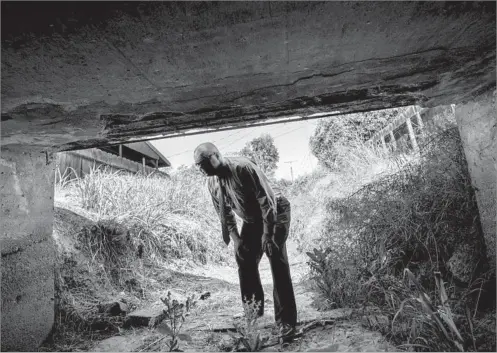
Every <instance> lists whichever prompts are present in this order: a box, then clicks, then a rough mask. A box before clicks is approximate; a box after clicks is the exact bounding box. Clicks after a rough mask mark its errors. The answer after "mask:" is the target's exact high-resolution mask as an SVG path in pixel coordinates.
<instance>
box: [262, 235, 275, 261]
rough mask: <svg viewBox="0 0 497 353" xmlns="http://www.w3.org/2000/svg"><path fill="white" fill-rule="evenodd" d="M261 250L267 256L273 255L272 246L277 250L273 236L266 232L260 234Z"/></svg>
mask: <svg viewBox="0 0 497 353" xmlns="http://www.w3.org/2000/svg"><path fill="white" fill-rule="evenodd" d="M261 243H262V244H261V245H262V251H264V252H265V253H266V255H267V256H268V257H271V256H273V247H274V248H276V249H278V250H279V246H278V245H277V244H276V243H275V241H274V239H273V237H270V236H269V235H267V234H263V235H262V242H261Z"/></svg>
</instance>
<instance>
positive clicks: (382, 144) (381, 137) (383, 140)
mask: <svg viewBox="0 0 497 353" xmlns="http://www.w3.org/2000/svg"><path fill="white" fill-rule="evenodd" d="M380 139H381V146H382V147H383V151H385V152H388V148H387V144H386V142H385V136H383V135H381V136H380Z"/></svg>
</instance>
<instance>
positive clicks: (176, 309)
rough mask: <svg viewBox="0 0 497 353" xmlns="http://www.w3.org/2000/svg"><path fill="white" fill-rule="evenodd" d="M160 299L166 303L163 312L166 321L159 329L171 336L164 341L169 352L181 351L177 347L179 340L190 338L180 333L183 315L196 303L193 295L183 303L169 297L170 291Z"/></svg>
mask: <svg viewBox="0 0 497 353" xmlns="http://www.w3.org/2000/svg"><path fill="white" fill-rule="evenodd" d="M161 301H162V302H163V303H164V304H165V305H166V309H164V313H165V314H166V320H167V321H168V322H165V323H162V324H161V325H160V326H159V331H160V332H162V333H164V334H167V335H169V336H170V337H171V338H170V340H169V341H167V342H166V344H167V347H168V348H169V352H182V351H181V350H180V349H179V340H184V341H188V342H190V341H191V340H192V339H191V337H190V336H189V335H187V334H184V333H183V334H180V331H181V328H182V327H183V324H184V322H185V320H186V319H185V316H186V315H188V313H189V312H190V309H192V308H193V307H194V306H195V305H196V303H197V302H196V301H194V295H191V296H190V297H188V298H187V300H186V301H185V302H184V303H180V302H178V301H177V300H176V299H172V298H171V292H167V296H166V297H165V298H161Z"/></svg>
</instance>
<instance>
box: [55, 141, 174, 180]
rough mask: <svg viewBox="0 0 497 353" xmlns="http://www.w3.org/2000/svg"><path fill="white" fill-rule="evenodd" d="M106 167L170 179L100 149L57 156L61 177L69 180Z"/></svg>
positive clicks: (147, 167) (62, 153) (157, 171)
mask: <svg viewBox="0 0 497 353" xmlns="http://www.w3.org/2000/svg"><path fill="white" fill-rule="evenodd" d="M100 166H102V167H106V168H110V169H111V170H125V171H128V172H131V173H145V174H146V175H150V174H158V175H161V176H165V177H169V175H168V174H167V173H164V172H161V171H159V170H157V169H155V168H152V167H149V166H144V165H143V164H140V163H137V162H134V161H131V160H129V159H126V158H123V157H119V156H116V155H113V154H111V153H107V152H104V151H102V150H99V149H98V148H91V149H87V150H79V151H68V152H60V153H58V154H57V168H58V170H59V172H60V175H67V176H68V178H69V179H74V178H76V177H82V176H84V175H86V174H89V173H90V170H91V169H92V168H96V167H100Z"/></svg>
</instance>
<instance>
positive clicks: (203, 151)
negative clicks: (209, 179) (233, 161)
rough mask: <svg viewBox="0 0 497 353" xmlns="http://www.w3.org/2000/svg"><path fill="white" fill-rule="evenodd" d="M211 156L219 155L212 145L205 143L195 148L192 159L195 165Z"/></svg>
mask: <svg viewBox="0 0 497 353" xmlns="http://www.w3.org/2000/svg"><path fill="white" fill-rule="evenodd" d="M213 154H220V153H219V150H218V149H217V147H216V146H215V145H214V144H213V143H210V142H205V143H202V144H200V145H198V146H197V148H195V152H193V159H194V160H195V163H200V162H201V161H202V160H204V159H207V158H209V157H210V156H212V155H213Z"/></svg>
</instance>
